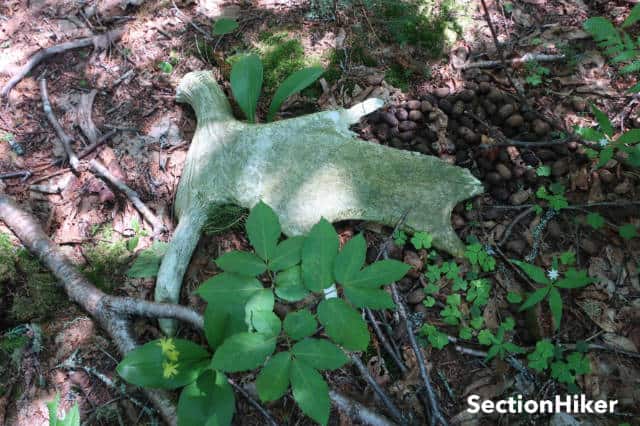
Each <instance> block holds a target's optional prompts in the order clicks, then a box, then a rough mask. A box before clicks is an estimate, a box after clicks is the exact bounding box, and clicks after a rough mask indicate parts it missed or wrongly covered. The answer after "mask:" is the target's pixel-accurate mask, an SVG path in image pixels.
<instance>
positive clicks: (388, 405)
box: [349, 353, 406, 424]
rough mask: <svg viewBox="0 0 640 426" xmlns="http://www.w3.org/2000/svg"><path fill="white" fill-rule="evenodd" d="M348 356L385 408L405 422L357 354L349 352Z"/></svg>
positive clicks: (398, 419)
mask: <svg viewBox="0 0 640 426" xmlns="http://www.w3.org/2000/svg"><path fill="white" fill-rule="evenodd" d="M349 357H350V358H351V362H353V364H354V365H355V366H356V368H357V369H358V371H359V372H360V374H361V375H362V377H364V379H365V380H366V381H367V383H368V384H369V386H371V388H372V389H373V391H374V392H375V393H376V395H378V398H380V400H381V401H382V403H383V404H384V406H385V407H386V408H387V410H389V413H390V414H391V415H392V416H393V417H394V419H395V420H396V421H398V422H400V423H402V424H404V423H406V420H405V419H404V416H403V415H402V413H401V412H400V410H399V409H398V407H396V405H395V404H394V403H393V401H392V400H391V398H389V396H388V395H387V394H386V393H385V391H384V390H383V389H382V387H381V386H380V385H379V384H378V382H376V380H375V379H374V378H373V376H372V375H371V373H370V372H369V370H368V369H367V367H366V366H365V365H364V364H363V363H362V360H361V359H360V357H358V355H356V354H354V353H351V354H349Z"/></svg>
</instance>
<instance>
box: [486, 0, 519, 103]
mask: <svg viewBox="0 0 640 426" xmlns="http://www.w3.org/2000/svg"><path fill="white" fill-rule="evenodd" d="M480 1H481V3H482V9H483V10H484V17H485V19H486V20H487V25H489V30H490V31H491V36H492V37H493V43H494V44H495V46H496V50H497V51H498V56H499V57H500V62H501V63H502V66H503V67H504V72H505V74H506V76H507V79H508V80H509V83H511V86H513V88H514V89H515V90H516V92H517V93H518V95H519V96H520V98H521V99H524V94H523V93H521V92H522V91H521V89H520V87H519V86H517V85H516V83H515V81H514V80H513V77H512V76H511V71H510V70H509V68H508V66H507V61H506V59H505V57H504V52H503V51H502V48H501V47H500V42H499V41H498V34H497V33H496V29H495V28H494V27H493V22H492V21H491V15H489V9H488V8H487V4H486V2H485V0H480Z"/></svg>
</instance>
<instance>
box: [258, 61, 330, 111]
mask: <svg viewBox="0 0 640 426" xmlns="http://www.w3.org/2000/svg"><path fill="white" fill-rule="evenodd" d="M323 72H324V70H323V69H322V68H320V67H311V68H303V69H301V70H299V71H296V72H294V73H293V74H291V75H290V76H289V77H287V78H286V79H285V80H284V81H283V82H282V84H281V85H280V87H278V90H276V93H275V94H274V95H273V100H272V101H271V106H269V112H268V113H267V121H273V118H274V117H275V116H276V114H277V112H278V111H279V110H280V107H281V106H282V103H283V102H284V101H285V100H286V99H287V98H288V97H289V96H291V95H293V94H296V93H298V92H299V91H301V90H303V89H304V88H306V87H307V86H309V85H311V84H313V83H314V82H315V81H316V80H317V79H318V78H320V76H321V75H322V73H323Z"/></svg>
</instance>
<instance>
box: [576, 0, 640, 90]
mask: <svg viewBox="0 0 640 426" xmlns="http://www.w3.org/2000/svg"><path fill="white" fill-rule="evenodd" d="M639 20H640V5H638V4H636V5H635V6H634V7H633V9H631V12H630V13H629V16H627V18H626V19H625V20H624V22H623V23H622V28H616V27H615V26H614V25H613V24H612V23H611V21H609V20H608V19H606V18H603V17H601V16H597V17H593V18H589V19H587V20H586V21H585V23H584V24H583V28H584V30H585V31H586V32H588V33H589V34H591V36H592V37H593V39H594V40H595V41H596V43H597V44H598V46H599V47H600V48H601V49H602V50H603V51H604V53H605V54H606V55H607V56H609V57H611V62H613V63H614V64H622V65H623V66H622V68H620V72H621V73H622V74H629V73H633V72H637V71H640V61H639V60H638V48H639V47H640V42H639V41H638V40H634V39H633V36H632V35H631V34H629V33H628V32H627V31H626V29H628V28H629V27H631V26H632V25H634V24H635V23H637V22H638V21H639ZM629 91H630V92H633V93H636V92H639V91H640V83H637V84H636V85H634V86H633V87H632V88H631V89H629Z"/></svg>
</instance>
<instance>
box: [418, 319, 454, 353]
mask: <svg viewBox="0 0 640 426" xmlns="http://www.w3.org/2000/svg"><path fill="white" fill-rule="evenodd" d="M420 332H421V333H422V334H424V335H425V336H427V339H428V340H429V343H430V344H431V346H433V347H434V348H436V349H442V348H444V347H445V346H447V344H449V336H447V335H446V334H445V333H443V332H441V331H438V329H437V328H436V327H435V326H433V325H431V324H424V325H423V326H422V328H421V329H420Z"/></svg>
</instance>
